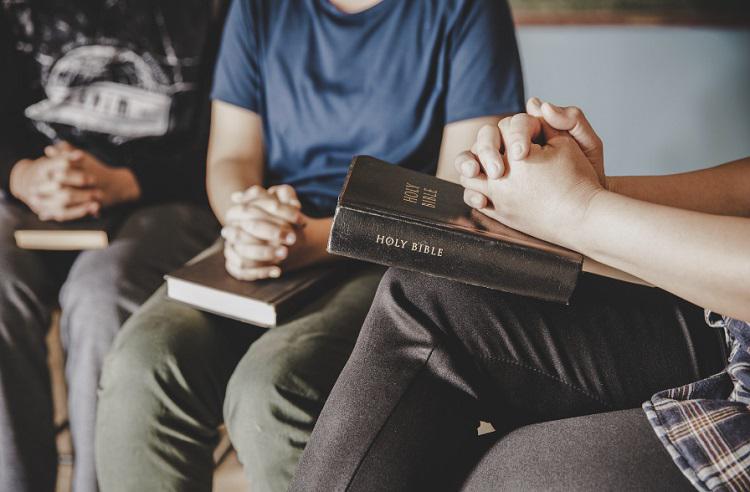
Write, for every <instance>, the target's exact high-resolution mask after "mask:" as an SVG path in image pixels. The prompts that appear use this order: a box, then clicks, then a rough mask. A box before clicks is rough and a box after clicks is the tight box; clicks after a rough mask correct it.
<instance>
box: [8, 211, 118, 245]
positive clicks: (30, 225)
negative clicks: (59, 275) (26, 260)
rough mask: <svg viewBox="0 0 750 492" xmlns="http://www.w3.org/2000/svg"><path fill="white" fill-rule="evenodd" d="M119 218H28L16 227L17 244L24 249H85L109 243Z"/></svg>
mask: <svg viewBox="0 0 750 492" xmlns="http://www.w3.org/2000/svg"><path fill="white" fill-rule="evenodd" d="M115 222H117V221H116V220H115V219H114V218H113V217H111V216H108V217H107V218H86V219H81V220H74V221H70V222H55V221H43V220H40V219H38V218H36V217H33V218H31V217H30V218H28V219H26V220H24V223H23V224H22V225H21V226H20V227H19V228H18V229H16V230H15V231H14V237H15V240H16V245H17V246H18V247H19V248H23V249H37V250H48V251H83V250H88V249H102V248H106V247H107V246H108V245H109V235H110V233H111V232H112V231H113V229H114V227H115Z"/></svg>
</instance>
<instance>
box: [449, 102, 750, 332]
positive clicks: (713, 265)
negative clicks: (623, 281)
mask: <svg viewBox="0 0 750 492" xmlns="http://www.w3.org/2000/svg"><path fill="white" fill-rule="evenodd" d="M527 111H528V113H529V114H526V115H516V116H514V117H513V118H506V119H504V120H502V121H501V122H500V124H499V125H498V126H497V127H485V128H484V129H483V130H482V131H480V133H479V134H478V137H477V140H476V142H475V144H474V146H473V147H472V151H471V152H465V153H462V154H461V155H459V157H458V158H457V159H456V161H455V164H456V168H457V170H459V171H460V172H461V174H462V177H461V183H462V184H463V185H464V187H465V188H466V192H465V199H466V202H467V203H468V204H469V205H471V206H473V207H475V208H477V209H478V210H479V211H481V212H482V213H484V214H486V215H488V216H489V217H492V218H494V219H496V220H501V221H502V222H503V223H505V224H507V225H509V226H511V227H514V228H516V229H519V230H521V231H523V232H526V233H528V234H532V235H534V236H537V237H539V238H542V239H545V240H548V241H551V242H555V243H557V244H561V245H564V246H567V247H569V248H571V249H575V250H577V251H580V252H581V253H583V254H584V255H586V256H589V257H591V258H593V259H595V260H597V261H599V262H601V263H604V264H606V265H610V266H612V267H615V268H618V269H620V270H623V271H625V272H628V273H630V274H632V275H635V276H636V277H639V278H642V279H644V280H646V281H648V282H649V283H651V284H653V285H655V286H658V287H661V288H663V289H665V290H667V291H670V292H673V293H675V294H676V295H678V296H680V297H683V298H685V299H687V300H689V301H691V302H693V303H695V304H698V305H701V306H705V307H707V308H709V309H711V310H714V311H716V312H719V313H722V314H724V315H727V316H731V317H735V318H738V319H743V320H750V257H749V256H748V253H747V251H748V249H747V245H748V244H750V219H748V218H749V217H750V158H746V159H742V160H739V161H735V162H731V163H728V164H724V165H722V166H718V167H714V168H711V169H706V170H703V171H697V172H693V173H683V174H677V175H672V176H652V177H638V176H634V177H622V178H608V177H606V176H605V175H604V172H603V170H604V168H603V162H604V159H603V151H602V150H603V146H602V145H601V140H600V139H599V137H598V136H597V135H596V133H595V132H594V130H593V129H592V128H591V125H590V124H589V123H588V121H587V120H586V118H585V116H584V115H583V113H582V112H581V111H580V110H578V109H577V108H559V107H557V106H554V105H551V104H549V103H542V102H541V101H539V100H538V99H532V100H530V101H529V103H528V106H527ZM600 164H601V166H600ZM498 168H500V171H501V172H498ZM491 175H492V176H491Z"/></svg>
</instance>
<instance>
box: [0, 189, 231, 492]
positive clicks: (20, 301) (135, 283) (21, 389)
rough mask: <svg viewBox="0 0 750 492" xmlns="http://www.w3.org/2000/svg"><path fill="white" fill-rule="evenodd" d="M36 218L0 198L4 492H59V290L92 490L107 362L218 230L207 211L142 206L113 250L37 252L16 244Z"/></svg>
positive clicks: (74, 413) (80, 444)
mask: <svg viewBox="0 0 750 492" xmlns="http://www.w3.org/2000/svg"><path fill="white" fill-rule="evenodd" d="M28 214H31V212H29V211H28V210H27V209H26V208H24V207H22V206H20V205H18V204H15V203H12V202H9V201H6V200H4V199H2V198H0V272H1V275H2V277H1V279H0V490H2V491H6V490H7V491H14V492H16V491H18V492H23V491H33V492H38V491H40V492H43V491H51V490H54V484H55V478H56V472H57V459H56V458H57V456H56V450H55V432H54V427H53V417H52V399H51V395H50V381H49V374H48V369H47V354H46V345H45V336H46V333H47V331H48V328H49V324H50V311H51V309H52V307H54V305H55V304H56V297H58V293H59V305H60V307H61V308H62V317H61V320H60V329H61V338H62V342H63V348H64V351H65V356H66V363H65V376H66V379H67V384H68V407H69V408H68V412H69V416H70V429H71V434H72V438H73V446H74V450H75V467H74V479H73V488H74V490H75V491H76V492H81V491H93V490H96V489H97V484H96V474H95V471H94V422H95V412H96V400H97V398H96V389H97V382H98V380H99V374H100V371H101V366H102V362H103V359H104V355H105V354H106V352H107V351H108V350H109V347H110V345H111V343H112V340H113V339H114V337H115V334H116V333H117V331H118V330H119V328H120V326H121V325H122V323H123V322H124V321H125V319H127V317H128V316H129V315H130V314H131V313H132V312H133V311H135V309H136V308H137V307H138V306H139V305H140V304H141V303H142V302H143V301H145V300H146V299H147V298H148V296H149V295H150V294H151V293H152V292H153V291H154V290H155V289H156V288H157V287H158V286H159V284H160V283H161V281H162V276H163V275H164V273H166V272H168V271H170V270H173V269H175V268H177V267H178V266H180V265H181V264H183V263H184V262H185V261H187V260H188V259H189V258H190V257H192V256H193V255H195V254H196V253H197V252H198V251H200V250H201V249H202V248H204V247H205V246H206V245H207V244H210V242H211V241H212V240H213V239H214V238H215V237H216V232H217V226H216V222H215V220H214V218H213V216H212V214H211V213H210V211H209V210H208V209H207V208H203V207H198V206H195V205H188V204H169V205H156V206H148V207H141V208H137V209H135V210H134V211H132V212H131V213H130V214H129V215H128V217H127V218H126V219H125V221H124V222H123V224H122V226H121V227H120V228H119V230H118V231H117V233H116V234H115V236H114V237H113V238H112V240H111V244H110V246H109V247H108V248H106V249H103V250H94V251H86V252H83V253H80V254H74V253H57V252H36V251H28V250H22V249H19V248H17V247H16V245H15V241H14V239H13V232H14V230H15V229H16V228H17V227H18V226H19V225H20V224H21V223H22V222H23V221H24V219H25V217H27V215H28Z"/></svg>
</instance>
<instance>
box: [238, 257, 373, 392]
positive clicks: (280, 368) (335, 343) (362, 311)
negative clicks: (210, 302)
mask: <svg viewBox="0 0 750 492" xmlns="http://www.w3.org/2000/svg"><path fill="white" fill-rule="evenodd" d="M383 271H384V270H383V269H382V268H380V267H373V266H360V267H357V268H356V269H355V271H354V272H351V273H350V274H348V275H347V276H346V277H344V278H342V279H341V280H337V281H336V282H337V283H336V284H335V285H332V286H330V290H328V292H326V293H325V294H323V295H322V296H321V297H320V298H318V299H317V300H315V301H313V302H312V303H310V304H309V305H308V306H306V307H305V308H303V309H302V310H301V311H300V312H299V313H298V314H297V315H296V316H294V317H293V318H292V319H290V320H289V321H287V322H284V323H282V324H280V325H278V326H276V327H275V328H272V329H270V330H268V331H267V332H266V333H264V334H263V335H262V336H261V337H260V338H259V339H258V340H256V341H255V342H254V343H253V344H252V346H251V347H250V349H249V350H248V351H247V354H246V355H245V356H244V357H243V359H242V361H241V362H240V364H239V366H238V368H237V370H236V374H235V376H234V377H233V379H234V380H237V384H236V385H235V386H237V387H244V386H246V385H245V382H250V381H256V382H267V383H279V382H281V380H284V381H288V382H290V383H289V384H292V381H296V382H297V383H300V382H302V381H305V382H306V383H311V382H313V381H316V382H319V383H320V384H321V386H322V387H321V388H320V390H321V392H322V393H324V394H327V393H328V391H329V390H330V386H333V383H334V381H335V379H336V377H337V376H338V374H339V372H340V371H341V368H342V367H343V365H344V363H345V362H346V360H347V359H348V358H349V355H350V353H351V351H352V348H353V347H354V344H355V342H356V340H357V335H358V334H359V331H360V329H361V327H362V323H363V321H364V319H365V317H366V315H367V312H368V310H369V308H370V304H371V303H372V299H373V297H374V295H375V291H376V290H377V286H378V283H379V282H380V278H381V277H382V274H383Z"/></svg>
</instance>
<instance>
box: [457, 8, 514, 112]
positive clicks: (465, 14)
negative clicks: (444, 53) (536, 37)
mask: <svg viewBox="0 0 750 492" xmlns="http://www.w3.org/2000/svg"><path fill="white" fill-rule="evenodd" d="M449 36H450V43H451V46H450V53H451V59H450V60H449V66H450V73H449V76H448V92H447V98H446V113H445V114H446V123H451V122H454V121H460V120H466V119H470V118H478V117H480V116H489V115H499V114H507V113H518V112H521V111H523V109H524V92H523V75H522V72H521V61H520V59H519V56H518V45H517V43H516V34H515V29H514V27H513V19H512V16H511V13H510V8H509V7H508V4H507V2H506V0H467V1H465V2H464V4H463V7H462V9H461V11H459V12H458V17H457V19H456V22H455V24H454V26H453V29H452V32H451V33H450V34H449Z"/></svg>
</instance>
